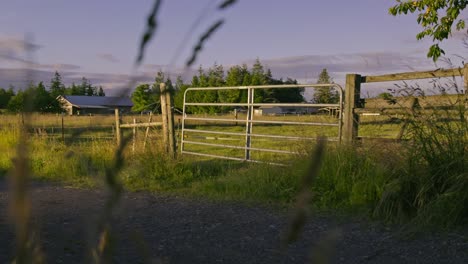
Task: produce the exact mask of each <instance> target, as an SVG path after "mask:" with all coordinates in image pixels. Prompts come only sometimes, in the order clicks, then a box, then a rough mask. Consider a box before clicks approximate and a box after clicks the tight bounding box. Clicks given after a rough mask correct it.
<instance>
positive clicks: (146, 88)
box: [131, 83, 159, 112]
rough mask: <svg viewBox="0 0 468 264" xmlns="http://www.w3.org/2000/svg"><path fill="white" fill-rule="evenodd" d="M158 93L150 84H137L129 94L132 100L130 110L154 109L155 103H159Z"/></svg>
mask: <svg viewBox="0 0 468 264" xmlns="http://www.w3.org/2000/svg"><path fill="white" fill-rule="evenodd" d="M158 90H159V89H158ZM158 95H159V94H158V93H156V91H155V89H153V88H152V86H151V85H149V84H147V83H144V84H140V85H138V86H137V87H136V88H135V91H134V92H133V93H132V96H131V98H132V102H133V107H132V111H134V112H141V111H146V110H154V109H155V108H156V104H157V103H159V99H158Z"/></svg>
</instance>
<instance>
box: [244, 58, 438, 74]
mask: <svg viewBox="0 0 468 264" xmlns="http://www.w3.org/2000/svg"><path fill="white" fill-rule="evenodd" d="M261 62H262V63H263V64H264V65H265V66H266V67H268V68H270V69H271V71H272V73H273V75H274V76H275V77H276V78H279V77H291V78H295V79H304V78H306V79H315V78H316V77H317V76H318V74H319V73H320V72H321V71H322V69H327V70H328V71H329V72H330V73H331V74H332V75H338V76H344V75H345V74H346V73H359V74H375V73H381V72H386V73H390V72H398V71H410V70H418V69H422V68H425V69H428V68H431V67H434V66H433V65H432V63H431V61H430V60H428V59H426V58H425V57H424V56H413V55H409V54H402V53H397V52H367V53H354V54H340V55H304V56H295V57H284V58H276V59H265V60H262V61H261ZM252 63H253V61H250V62H249V64H252Z"/></svg>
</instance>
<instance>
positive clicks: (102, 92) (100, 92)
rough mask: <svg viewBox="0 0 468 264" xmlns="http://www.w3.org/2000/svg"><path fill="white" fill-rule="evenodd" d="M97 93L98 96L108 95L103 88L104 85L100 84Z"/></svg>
mask: <svg viewBox="0 0 468 264" xmlns="http://www.w3.org/2000/svg"><path fill="white" fill-rule="evenodd" d="M97 95H98V96H106V93H105V92H104V90H103V89H102V86H99V90H98V93H97Z"/></svg>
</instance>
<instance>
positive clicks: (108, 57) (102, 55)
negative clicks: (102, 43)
mask: <svg viewBox="0 0 468 264" xmlns="http://www.w3.org/2000/svg"><path fill="white" fill-rule="evenodd" d="M96 56H97V57H98V58H100V59H102V60H104V61H107V62H112V63H116V62H119V61H120V60H119V59H118V58H117V57H116V56H114V55H112V54H110V53H99V54H97V55H96Z"/></svg>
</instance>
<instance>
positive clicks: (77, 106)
mask: <svg viewBox="0 0 468 264" xmlns="http://www.w3.org/2000/svg"><path fill="white" fill-rule="evenodd" d="M57 100H58V101H59V102H60V104H61V105H62V109H63V110H64V111H65V112H66V113H67V114H69V115H89V114H111V113H113V112H114V109H116V108H118V109H120V111H122V112H130V111H131V109H132V106H133V102H132V100H131V99H130V98H128V97H113V96H84V95H63V96H62V95H60V96H58V97H57Z"/></svg>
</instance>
